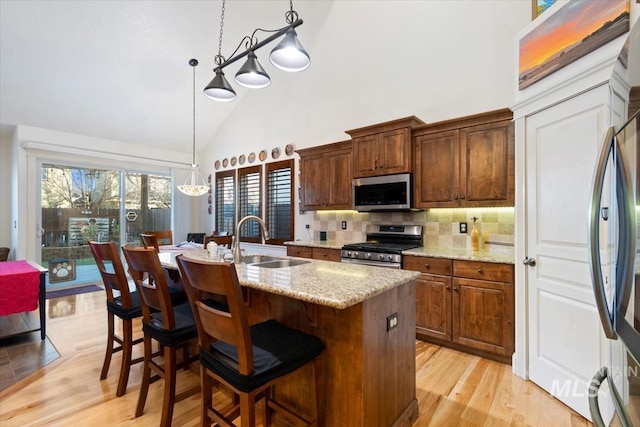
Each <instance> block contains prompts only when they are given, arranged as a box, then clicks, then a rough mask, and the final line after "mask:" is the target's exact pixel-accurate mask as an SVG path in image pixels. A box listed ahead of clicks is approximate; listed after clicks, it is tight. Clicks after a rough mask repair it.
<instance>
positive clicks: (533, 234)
mask: <svg viewBox="0 0 640 427" xmlns="http://www.w3.org/2000/svg"><path fill="white" fill-rule="evenodd" d="M606 99H607V92H606V89H603V88H599V89H594V90H591V91H589V92H587V93H585V94H582V95H580V96H578V97H575V98H572V99H569V100H567V101H564V102H562V103H560V104H557V105H555V106H552V107H549V108H547V109H545V110H543V111H541V112H538V113H536V114H533V115H532V116H530V117H527V119H526V131H525V132H526V148H525V150H526V159H527V160H526V188H527V196H526V203H527V207H526V212H527V214H526V215H527V230H526V233H527V257H529V258H535V260H536V264H535V266H529V267H527V270H526V271H527V272H526V276H527V285H528V295H527V297H528V328H529V333H528V337H529V354H528V359H529V378H530V379H531V381H533V382H535V383H536V384H538V385H540V386H541V387H542V388H544V389H545V390H547V391H549V392H550V393H551V394H553V395H554V396H555V397H557V398H558V399H560V400H561V401H563V402H564V403H565V404H567V405H568V406H570V407H571V408H573V409H574V410H576V411H577V412H579V413H580V414H582V415H583V416H585V417H587V418H590V415H589V406H588V385H589V381H590V380H591V378H592V377H593V375H594V374H595V373H596V371H597V370H598V369H600V368H601V367H602V366H605V365H609V364H610V358H611V357H610V354H609V352H610V350H608V348H609V344H608V343H607V342H606V340H605V338H604V335H603V334H602V332H601V326H600V324H599V318H598V313H597V310H596V307H595V300H594V296H593V291H592V285H591V278H590V275H589V264H588V257H587V256H588V254H587V215H588V206H589V194H590V186H591V180H592V175H593V169H594V165H595V161H596V158H597V155H598V149H599V147H600V144H601V142H602V141H601V139H602V135H603V134H604V131H605V129H606V122H607V120H608V112H607V111H608V109H607V107H606V105H605V104H604V103H603V102H604V100H606ZM605 391H606V390H605ZM607 405H610V400H609V399H601V408H602V413H603V415H604V416H605V417H608V416H610V414H611V413H612V408H611V407H607Z"/></svg>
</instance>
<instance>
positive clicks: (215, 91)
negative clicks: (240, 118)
mask: <svg viewBox="0 0 640 427" xmlns="http://www.w3.org/2000/svg"><path fill="white" fill-rule="evenodd" d="M204 94H205V95H206V96H207V97H208V98H211V99H214V100H216V101H233V100H234V99H236V92H235V91H234V90H233V88H232V87H231V85H230V84H229V82H228V81H227V79H226V78H225V76H224V73H223V72H222V70H217V71H216V76H215V77H214V78H213V80H211V83H209V84H208V85H207V87H205V88H204Z"/></svg>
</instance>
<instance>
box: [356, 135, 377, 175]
mask: <svg viewBox="0 0 640 427" xmlns="http://www.w3.org/2000/svg"><path fill="white" fill-rule="evenodd" d="M376 175H378V135H367V136H362V137H359V138H354V140H353V177H354V178H362V177H365V176H376Z"/></svg>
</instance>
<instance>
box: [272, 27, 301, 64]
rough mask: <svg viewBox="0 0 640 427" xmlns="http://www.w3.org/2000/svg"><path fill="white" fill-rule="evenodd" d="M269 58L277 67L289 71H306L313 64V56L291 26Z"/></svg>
mask: <svg viewBox="0 0 640 427" xmlns="http://www.w3.org/2000/svg"><path fill="white" fill-rule="evenodd" d="M269 60H270V61H271V63H272V64H273V65H274V66H275V67H277V68H279V69H281V70H283V71H289V72H297V71H304V70H306V69H307V68H309V65H311V58H310V57H309V54H308V53H307V51H306V50H305V49H304V47H302V44H300V42H299V41H298V37H297V34H296V31H295V30H294V29H293V28H290V29H289V30H288V31H287V32H286V34H285V35H284V38H283V39H282V41H281V42H280V43H278V45H277V46H276V47H274V48H273V50H272V51H271V55H269Z"/></svg>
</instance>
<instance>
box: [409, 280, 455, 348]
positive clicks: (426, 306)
mask: <svg viewBox="0 0 640 427" xmlns="http://www.w3.org/2000/svg"><path fill="white" fill-rule="evenodd" d="M416 333H419V334H424V335H428V336H432V337H435V338H440V339H443V340H447V341H450V340H451V277H445V276H434V275H431V274H423V275H422V276H420V278H419V279H418V280H416Z"/></svg>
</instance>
